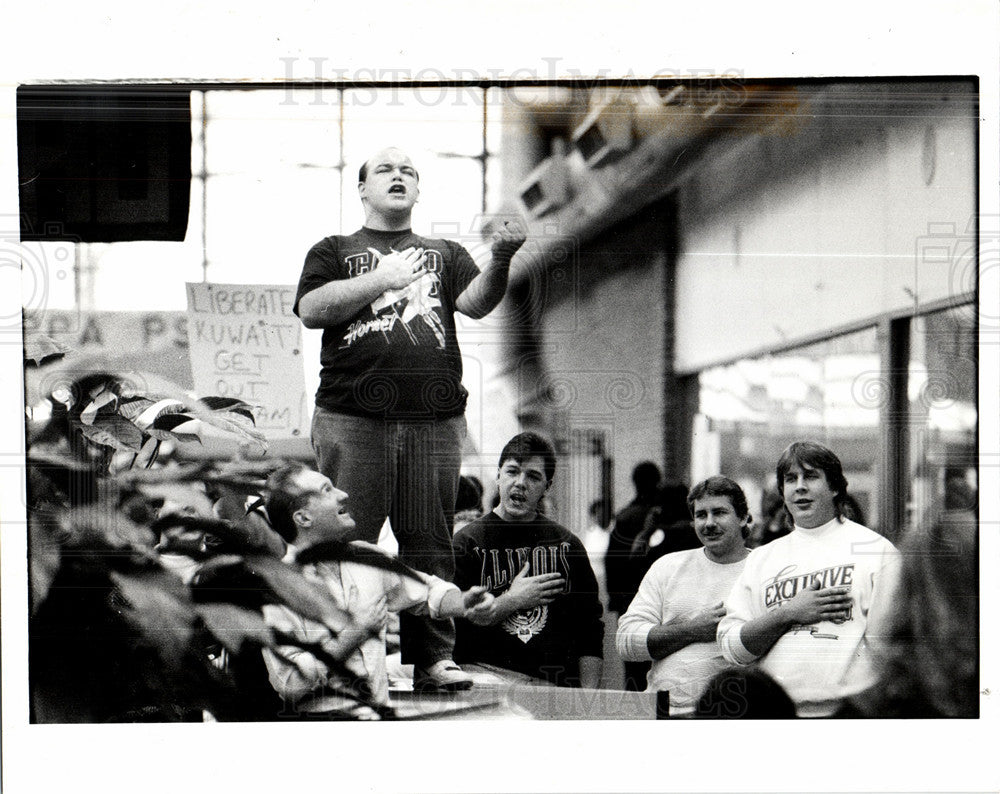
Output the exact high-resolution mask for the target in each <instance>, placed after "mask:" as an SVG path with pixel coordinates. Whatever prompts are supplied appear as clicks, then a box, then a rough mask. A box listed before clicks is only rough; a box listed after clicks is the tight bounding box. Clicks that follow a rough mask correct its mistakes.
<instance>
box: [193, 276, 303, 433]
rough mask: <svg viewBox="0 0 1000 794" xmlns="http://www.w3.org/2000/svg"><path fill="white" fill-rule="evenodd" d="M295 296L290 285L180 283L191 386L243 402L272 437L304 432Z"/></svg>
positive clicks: (299, 326) (203, 392)
mask: <svg viewBox="0 0 1000 794" xmlns="http://www.w3.org/2000/svg"><path fill="white" fill-rule="evenodd" d="M294 302H295V286H294V285H288V284H277V285H274V284H204V283H191V282H188V283H187V305H188V308H187V317H188V321H187V330H188V343H189V351H190V355H191V373H192V375H193V376H194V388H195V391H196V392H197V394H198V396H199V397H204V396H209V395H213V396H217V397H235V398H236V399H239V400H243V401H244V402H246V403H249V404H250V405H251V406H253V413H254V419H255V421H256V422H257V429H258V430H260V431H261V432H263V433H264V435H265V436H267V437H268V438H271V439H278V438H292V437H295V438H302V437H305V438H308V436H309V432H308V430H309V428H308V422H309V415H308V412H307V405H308V400H307V399H306V390H305V376H304V368H303V363H302V361H303V356H302V323H301V322H300V321H299V318H298V317H296V316H295V315H294V314H293V313H292V304H293V303H294Z"/></svg>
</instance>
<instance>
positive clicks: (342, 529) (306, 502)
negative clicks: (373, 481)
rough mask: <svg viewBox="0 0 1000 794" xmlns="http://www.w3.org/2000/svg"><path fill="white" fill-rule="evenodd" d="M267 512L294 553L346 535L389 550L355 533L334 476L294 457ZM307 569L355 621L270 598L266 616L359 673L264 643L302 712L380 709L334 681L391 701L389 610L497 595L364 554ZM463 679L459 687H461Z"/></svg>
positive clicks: (364, 713) (446, 608) (433, 610)
mask: <svg viewBox="0 0 1000 794" xmlns="http://www.w3.org/2000/svg"><path fill="white" fill-rule="evenodd" d="M267 489H268V496H267V513H268V517H269V518H270V520H271V523H272V525H273V526H274V527H275V528H276V529H277V530H278V531H279V532H280V533H281V535H282V537H284V538H285V539H286V540H288V541H289V544H294V545H290V546H289V555H288V556H289V559H294V557H295V556H296V555H297V554H298V553H299V552H301V551H302V550H303V549H305V548H308V547H309V546H312V545H315V544H317V543H322V542H324V541H341V542H348V543H351V546H352V547H353V548H354V549H355V550H357V551H359V552H363V553H364V554H367V555H371V556H372V557H379V556H383V555H385V552H383V551H382V550H381V549H379V548H378V547H377V546H373V545H371V544H369V543H364V542H362V541H358V540H357V539H356V525H355V522H354V518H353V517H352V516H351V513H350V511H349V510H348V509H347V507H348V495H347V494H346V493H345V492H344V491H341V490H340V489H338V488H336V487H334V485H333V483H331V482H330V479H329V478H328V477H325V476H324V475H323V474H321V473H320V472H318V471H315V470H313V469H309V468H307V467H305V466H302V465H298V464H292V465H289V466H286V467H284V468H282V469H279V470H278V471H276V472H274V473H273V474H272V475H271V477H270V478H269V480H268V484H267ZM302 572H303V575H304V576H305V577H306V578H307V579H309V580H310V581H312V582H314V583H315V584H316V585H317V586H319V587H321V588H322V589H323V590H324V591H325V592H327V593H329V595H330V597H331V598H332V599H333V600H334V602H335V603H336V604H337V605H338V606H339V607H340V608H341V609H343V610H345V611H346V612H348V613H349V614H350V615H351V617H352V619H353V620H354V622H355V623H356V624H357V625H356V627H352V626H347V627H345V628H344V630H342V631H341V632H340V633H338V634H336V635H335V634H333V633H332V632H331V631H330V630H329V629H328V628H327V627H326V626H324V625H322V624H320V623H317V622H315V621H312V620H308V619H306V618H303V617H302V616H301V615H298V614H296V613H295V612H293V611H292V610H291V609H289V608H288V607H286V606H279V605H273V604H269V605H265V606H264V617H265V619H266V620H267V622H268V623H269V625H271V626H272V627H274V628H276V629H279V630H281V631H283V632H285V633H286V634H289V635H292V636H294V637H296V638H297V639H298V640H301V641H303V642H310V643H315V644H318V645H320V646H321V647H322V648H323V649H324V650H325V651H327V652H328V653H330V654H331V655H333V656H335V657H337V658H343V659H344V666H345V668H346V669H347V670H349V671H350V672H351V674H352V675H353V676H354V677H353V678H352V679H345V678H344V677H343V676H342V675H340V674H338V673H336V672H333V671H331V670H329V669H328V668H327V666H326V665H325V664H324V663H323V662H322V661H320V659H318V658H317V657H316V656H314V655H313V654H312V653H310V652H309V651H306V650H304V649H302V648H300V647H298V646H293V645H288V646H282V647H281V649H280V650H281V653H280V654H276V653H273V652H271V651H269V650H265V651H264V661H265V663H266V665H267V669H268V674H269V678H270V681H271V684H272V686H273V687H274V689H275V690H276V691H277V693H278V694H279V695H280V696H281V697H282V698H283V699H284V701H285V703H286V704H287V705H289V706H290V707H293V708H294V709H295V710H296V711H299V712H339V713H346V714H349V715H352V716H356V717H373V716H375V715H374V713H373V712H371V710H370V709H368V708H367V707H364V706H359V705H358V704H357V703H355V702H353V701H352V699H351V698H349V697H344V696H343V695H340V694H337V693H336V692H335V691H333V690H335V689H336V688H338V687H341V688H346V689H347V690H348V691H360V690H363V691H366V692H367V693H369V694H370V696H371V698H372V699H373V700H374V701H375V702H376V703H378V704H381V705H384V704H386V703H387V702H388V698H389V690H388V676H387V672H386V661H385V655H386V650H385V625H386V621H387V619H388V612H399V611H401V610H411V611H415V612H418V613H429V614H431V615H434V616H435V617H439V616H451V617H456V616H459V615H465V614H467V610H474V609H475V608H476V607H477V606H479V607H486V606H488V605H489V603H490V602H491V601H492V597H491V596H490V595H489V594H487V593H486V588H483V587H473V588H470V589H468V590H467V591H466V592H460V591H459V589H458V588H457V587H456V586H455V585H454V584H452V583H451V582H446V581H444V580H443V579H440V578H439V577H436V576H431V575H429V574H422V573H418V576H417V578H416V579H414V578H411V577H409V576H403V575H401V574H398V573H395V572H392V571H387V570H383V569H380V568H376V567H373V566H369V565H365V564H363V563H360V562H353V561H340V562H335V561H331V562H317V563H308V564H306V565H304V566H303V571H302ZM460 686H461V685H460V684H459V685H458V686H456V688H460Z"/></svg>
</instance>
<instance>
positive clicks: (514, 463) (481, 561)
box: [455, 433, 604, 688]
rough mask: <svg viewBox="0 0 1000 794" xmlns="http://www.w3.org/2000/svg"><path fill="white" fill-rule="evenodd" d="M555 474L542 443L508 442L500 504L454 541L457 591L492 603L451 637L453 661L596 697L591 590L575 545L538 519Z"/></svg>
mask: <svg viewBox="0 0 1000 794" xmlns="http://www.w3.org/2000/svg"><path fill="white" fill-rule="evenodd" d="M555 469H556V456H555V452H554V450H553V449H552V446H551V445H550V444H549V443H548V442H547V441H546V440H545V439H543V438H542V437H541V436H538V435H536V434H535V433H521V434H519V435H516V436H514V438H512V439H511V440H510V441H509V442H507V445H506V446H505V447H504V449H503V452H502V453H501V454H500V466H499V470H498V472H497V484H498V485H499V489H500V504H499V505H498V506H497V507H496V508H495V509H494V510H493V511H492V512H491V513H488V514H486V515H485V516H483V517H482V518H480V519H478V520H476V521H474V522H472V523H471V524H469V525H468V526H466V527H464V528H463V529H462V530H461V531H460V532H458V533H457V534H456V535H455V563H456V573H455V582H456V583H457V584H458V585H459V586H460V587H474V586H479V587H485V588H487V589H488V590H489V591H490V592H491V593H492V594H494V595H495V596H496V599H495V600H494V601H493V603H492V604H490V605H489V606H488V607H483V608H480V609H476V610H475V611H474V612H472V613H470V614H468V615H467V616H466V617H467V618H468V620H467V621H461V622H460V623H459V624H458V626H457V627H456V629H457V637H456V642H455V658H456V659H459V660H461V661H465V662H485V663H487V664H492V665H496V666H498V667H503V668H506V669H508V670H514V671H517V672H520V673H525V674H527V675H530V676H534V677H536V678H544V679H547V680H548V681H551V682H552V683H555V684H558V685H561V686H583V687H589V688H596V687H597V685H598V683H599V682H600V677H601V665H602V661H601V659H602V654H603V648H602V644H603V637H604V625H603V623H602V621H601V603H600V601H599V600H598V596H597V580H596V578H595V577H594V571H593V570H592V569H591V567H590V561H589V560H588V558H587V550H586V549H585V548H584V547H583V543H581V542H580V540H579V538H577V537H576V536H575V535H574V534H573V533H572V532H570V531H569V530H568V529H565V528H564V527H561V526H559V524H556V523H555V522H554V521H551V520H549V519H547V518H545V517H544V516H542V515H539V512H538V503H539V501H541V499H542V497H543V496H544V495H545V494H546V493H547V492H548V490H549V488H550V487H551V486H552V477H553V475H554V474H555Z"/></svg>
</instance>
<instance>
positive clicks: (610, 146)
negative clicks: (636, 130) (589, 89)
mask: <svg viewBox="0 0 1000 794" xmlns="http://www.w3.org/2000/svg"><path fill="white" fill-rule="evenodd" d="M632 108H633V105H632V102H631V101H630V99H629V98H628V97H627V96H626V95H625V94H624V92H622V91H616V92H615V93H614V94H612V95H611V96H609V97H608V98H607V99H606V100H603V101H601V102H600V104H598V105H597V106H596V107H594V108H593V109H592V110H591V111H590V112H589V113H588V114H587V117H586V118H585V119H584V120H583V122H582V123H581V124H580V126H578V127H577V128H576V129H575V130H574V131H573V146H574V147H575V148H576V149H577V150H578V151H579V152H580V154H581V155H583V161H584V162H585V163H586V164H587V165H588V166H589V167H591V168H593V167H595V166H598V165H601V164H603V163H606V162H608V161H610V160H613V159H617V158H618V157H621V156H622V155H623V154H625V152H627V151H629V150H630V149H631V148H632Z"/></svg>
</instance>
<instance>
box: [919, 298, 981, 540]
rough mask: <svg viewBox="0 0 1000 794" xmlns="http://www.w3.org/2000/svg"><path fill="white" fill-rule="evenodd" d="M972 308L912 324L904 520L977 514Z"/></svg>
mask: <svg viewBox="0 0 1000 794" xmlns="http://www.w3.org/2000/svg"><path fill="white" fill-rule="evenodd" d="M976 365H977V360H976V323H975V312H974V308H973V307H972V306H971V305H969V306H961V307H958V308H955V309H949V310H947V311H941V312H935V313H933V314H927V315H923V316H921V317H915V318H914V320H913V322H912V324H911V328H910V366H909V389H908V392H909V394H908V397H909V407H910V416H909V422H908V425H907V426H908V428H909V465H910V471H911V476H910V477H909V478H908V481H907V484H906V485H907V501H906V515H905V521H906V524H907V527H913V526H916V525H917V524H918V523H919V522H920V521H922V520H925V519H926V518H927V517H928V515H929V514H930V513H931V512H934V511H940V510H970V511H973V512H974V511H975V509H976V504H977V501H978V490H979V482H978V470H977V468H976V429H977V424H978V412H977V407H976V406H977V401H976V387H977V366H976Z"/></svg>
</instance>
